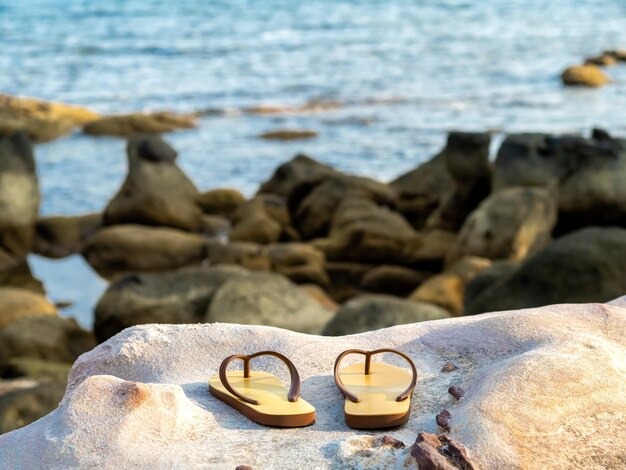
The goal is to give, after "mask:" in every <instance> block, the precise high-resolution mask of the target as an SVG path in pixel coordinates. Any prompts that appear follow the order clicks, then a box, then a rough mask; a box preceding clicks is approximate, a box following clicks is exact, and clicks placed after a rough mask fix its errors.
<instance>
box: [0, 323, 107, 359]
mask: <svg viewBox="0 0 626 470" xmlns="http://www.w3.org/2000/svg"><path fill="white" fill-rule="evenodd" d="M95 345H96V340H95V338H94V335H93V333H92V332H90V331H87V330H84V329H82V328H81V327H80V326H78V323H76V320H74V319H73V318H62V317H59V316H57V315H43V316H42V315H40V316H33V317H26V318H22V319H20V320H17V321H14V322H12V323H10V324H9V325H7V326H5V327H4V328H2V329H0V364H6V363H7V362H8V361H9V360H10V359H12V358H16V357H28V358H35V359H46V360H48V361H57V362H67V363H72V362H74V361H75V360H76V358H77V357H78V356H80V355H81V354H82V353H84V352H86V351H89V350H90V349H92V348H93V347H94V346H95Z"/></svg>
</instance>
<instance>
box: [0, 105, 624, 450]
mask: <svg viewBox="0 0 626 470" xmlns="http://www.w3.org/2000/svg"><path fill="white" fill-rule="evenodd" d="M7 103H8V104H7ZM7 103H4V105H2V106H4V108H2V106H0V108H2V109H5V110H6V109H14V108H15V107H16V106H17V105H15V104H14V102H12V101H7ZM1 104H2V103H0V105H1ZM11 106H13V108H11ZM22 106H23V103H22ZM20 109H22V108H20ZM29 109H30V108H29ZM70 111H71V112H70ZM70 111H68V110H63V109H62V108H59V107H55V106H51V107H50V106H49V107H47V108H46V107H43V108H42V107H41V106H34V105H33V106H32V109H31V110H30V111H28V112H27V111H24V110H22V111H20V112H19V113H17V114H16V115H19V116H22V117H23V120H22V121H20V122H18V121H17V120H14V121H9V120H7V121H6V122H9V124H10V123H11V122H14V123H16V124H14V125H13V124H11V125H13V127H11V125H7V126H4V127H3V128H2V129H0V135H3V137H0V433H4V432H8V431H11V430H13V429H17V428H19V427H21V426H23V425H25V424H28V423H29V422H32V421H34V420H36V419H38V418H39V417H41V416H43V415H44V414H46V413H48V412H50V411H52V410H53V409H54V408H56V406H57V404H58V402H59V401H60V400H61V398H62V396H63V393H64V391H65V385H66V374H67V371H68V370H69V368H70V366H71V364H72V363H73V362H74V361H75V360H76V359H77V358H78V357H79V356H80V355H81V354H83V353H85V352H87V351H89V350H91V349H92V348H94V347H95V346H96V345H97V344H98V343H102V342H104V341H107V340H108V339H109V338H111V337H113V336H114V335H116V334H118V333H120V332H121V331H122V330H124V329H125V328H128V327H132V326H135V325H142V324H149V323H169V324H194V323H213V322H220V323H239V324H246V325H263V326H273V327H279V328H284V329H288V330H292V331H295V332H301V333H307V334H312V335H325V336H341V335H347V334H354V333H361V332H366V331H370V330H375V329H379V328H386V327H391V326H395V325H403V324H414V323H418V322H423V321H430V320H437V319H445V318H450V317H458V316H463V315H475V314H480V313H485V312H493V311H505V310H516V309H524V308H530V307H541V306H544V305H550V304H559V303H587V302H600V303H603V302H607V301H609V300H611V299H614V298H617V297H619V296H621V295H623V294H624V293H626V228H625V227H626V184H625V183H626V140H623V139H620V138H616V137H613V136H611V135H609V134H607V133H606V132H604V131H602V130H599V129H594V130H593V132H592V134H591V136H590V137H584V136H578V135H546V134H513V135H508V136H506V138H505V139H504V141H503V142H502V144H501V145H500V147H499V149H498V150H497V155H496V158H495V160H491V159H490V158H489V156H490V146H491V136H490V134H489V133H463V132H451V133H450V134H449V136H448V140H447V144H446V146H445V147H444V148H443V149H442V150H441V151H440V152H439V153H438V154H437V155H435V156H434V157H432V158H431V159H430V160H429V161H427V162H425V163H424V164H421V165H419V166H417V167H416V168H415V169H414V170H412V171H410V172H408V173H406V174H404V175H401V176H399V177H398V178H396V179H395V180H393V181H391V182H388V183H386V182H380V181H376V180H374V179H371V178H367V177H363V176H358V175H352V174H346V173H343V172H341V171H339V170H337V169H335V168H332V167H330V166H327V165H325V164H322V163H320V162H318V161H316V160H314V159H313V158H311V157H308V156H305V155H297V156H295V157H294V158H292V159H291V160H289V161H287V162H285V163H284V164H282V165H281V166H280V167H278V168H277V169H276V171H275V172H274V174H273V175H270V176H269V178H268V179H267V180H266V181H264V182H263V183H262V184H261V185H260V187H259V189H258V192H257V194H256V195H254V196H253V197H251V198H246V197H244V196H243V195H242V194H241V193H240V192H239V191H237V190H236V189H234V188H206V189H204V190H200V189H198V188H197V187H196V186H195V185H194V183H193V182H192V181H191V180H190V179H189V178H188V176H187V175H185V173H184V172H183V171H182V170H181V168H180V167H179V166H178V164H177V158H178V155H177V152H176V150H175V149H173V148H172V147H171V146H170V145H169V144H168V143H167V142H166V141H165V140H163V139H162V138H161V137H158V136H156V135H154V134H150V135H149V134H144V133H145V132H165V131H168V130H173V129H174V128H185V127H189V126H191V125H194V122H193V117H190V116H186V117H182V116H168V115H164V114H162V113H161V114H157V115H156V116H153V117H154V119H153V120H149V123H148V121H146V120H145V119H144V118H145V117H146V116H145V115H142V116H140V117H137V115H132V116H131V117H124V116H117V117H116V118H111V117H104V118H102V117H100V116H97V115H94V114H90V112H89V111H88V110H76V109H73V108H72V109H71V110H70ZM20 113H21V114H20ZM24 116H26V117H24ZM59 116H62V117H59ZM33 119H35V121H32V120H33ZM46 120H48V121H46ZM44 121H45V122H56V123H57V124H58V122H61V123H63V125H62V126H60V125H58V126H57V128H58V129H60V130H59V132H61V131H62V132H63V133H65V132H68V129H72V128H74V127H76V126H85V128H84V131H85V132H86V133H91V134H105V133H108V134H109V135H117V136H122V137H128V145H127V158H128V174H127V177H126V180H125V181H124V183H123V185H122V186H121V187H120V188H119V191H118V192H117V193H116V194H115V195H114V196H113V197H112V199H111V200H110V201H109V203H108V204H107V206H106V207H104V208H103V209H102V211H101V212H100V213H93V214H79V215H76V216H62V217H61V216H51V217H39V205H40V202H41V201H40V199H41V196H40V191H39V181H38V177H37V170H36V159H35V155H34V148H33V143H34V142H39V141H44V140H48V136H52V135H53V133H52V131H50V133H48V131H46V133H45V134H42V135H38V134H37V133H36V132H34V131H32V129H38V130H41V129H44V127H42V126H43V124H42V125H41V126H39V125H37V126H34V127H32V129H31V127H29V126H24V125H23V124H24V122H36V123H42V122H44ZM59 126H60V127H59ZM151 126H152V127H151ZM61 128H62V129H61ZM16 129H20V130H18V131H17V132H16ZM103 129H104V130H103ZM138 132H139V134H138ZM54 135H56V134H54ZM50 138H52V137H50ZM29 253H36V254H39V255H42V256H46V257H50V258H62V257H66V256H70V255H74V254H80V255H82V256H83V257H84V259H85V260H86V261H87V262H88V263H89V265H91V267H92V268H93V269H94V270H95V271H96V272H97V273H98V274H99V275H101V276H102V277H104V278H106V279H108V280H109V281H110V285H109V287H108V289H107V290H106V292H105V293H104V294H103V296H102V297H101V299H100V300H99V302H98V304H97V305H96V307H95V311H94V329H93V331H87V330H85V329H83V328H81V327H80V326H79V325H78V324H77V323H76V322H75V321H74V320H73V319H70V318H65V317H63V316H60V315H59V312H58V310H59V306H56V305H54V304H53V303H51V301H50V300H48V299H47V297H46V292H45V286H43V285H42V283H41V282H39V280H37V279H36V278H34V277H33V275H32V274H31V272H30V268H29V266H28V262H27V256H28V254H29ZM568 311H569V310H568ZM540 312H541V311H540ZM519 315H520V316H524V315H525V314H524V313H520V314H519ZM507 318H508V317H507ZM567 318H568V316H567V313H566V314H563V316H562V319H563V321H567ZM468 321H469V320H468ZM464 322H465V320H459V323H458V325H466V324H467V325H469V323H464ZM435 324H438V323H434V324H433V323H428V325H435ZM445 324H446V325H457V323H455V321H450V322H449V323H445ZM172 328H173V327H172ZM189 328H191V330H190V331H196V330H193V327H189ZM198 328H201V327H198ZM206 328H209V327H206ZM233 328H234V329H233V330H232V331H239V330H236V328H237V327H233ZM406 328H407V330H406V331H409V330H410V331H413V329H414V328H416V327H406ZM428 328H434V327H432V326H429V327H428ZM455 328H456V327H455ZM130 331H131V332H134V333H128V332H127V333H124V334H125V335H133V334H143V333H137V332H149V331H152V330H150V329H149V328H148V329H136V330H130ZM168 331H169V330H168ZM172 331H178V330H172ZM198 331H199V330H198ZM207 331H209V330H207ZM225 331H226V330H225ZM228 331H230V330H228ZM228 331H226V333H228ZM263 331H269V330H263ZM395 331H400V332H401V331H404V330H402V327H400V329H398V330H388V331H387V332H386V333H380V334H378V333H377V334H376V335H378V336H377V337H380V338H382V337H386V338H388V339H392V338H393V337H394V335H395V333H392V332H395ZM458 332H459V334H461V335H465V334H466V333H467V332H466V330H465V329H464V327H461V326H459V330H458ZM281 334H286V333H281ZM380 335H383V336H380ZM294 337H295V336H294ZM415 338H417V336H415ZM113 341H115V340H113ZM119 341H121V340H119ZM307 341H308V340H307ZM315 341H318V340H317V339H316V340H315ZM319 341H322V340H319ZM324 341H330V340H324ZM342 341H344V340H342ZM416 341H417V340H416ZM107 344H109V343H107ZM325 344H333V343H325ZM474 346H475V347H478V345H474ZM99 350H100V351H102V347H101V349H99ZM212 360H217V357H215V358H213V359H212ZM205 372H206V371H205ZM109 373H110V372H109ZM118 377H121V378H126V379H129V378H130V377H122V376H118ZM107 380H108V379H107ZM132 380H137V381H142V380H143V378H141V377H135V378H132ZM181 380H182V379H181ZM198 380H200V379H198ZM202 380H204V379H202ZM116 384H117V382H116V383H115V384H113V382H111V383H110V384H109V383H108V382H107V384H105V385H106V387H109V386H111V387H113V388H115V387H117V386H118V385H116ZM74 385H76V384H74ZM74 385H72V387H73V386H74ZM103 386H104V385H103ZM106 387H105V388H106ZM71 390H73V388H72V389H71ZM71 393H72V392H71V391H68V394H67V395H66V402H67V400H70V398H71ZM159 393H160V392H159ZM168 393H169V392H168ZM172 393H175V394H176V393H178V392H172ZM185 406H187V405H185ZM56 413H57V415H59V414H60V413H62V412H60V411H59V412H56ZM50 419H53V418H50ZM54 419H56V418H54ZM5 442H6V441H5Z"/></svg>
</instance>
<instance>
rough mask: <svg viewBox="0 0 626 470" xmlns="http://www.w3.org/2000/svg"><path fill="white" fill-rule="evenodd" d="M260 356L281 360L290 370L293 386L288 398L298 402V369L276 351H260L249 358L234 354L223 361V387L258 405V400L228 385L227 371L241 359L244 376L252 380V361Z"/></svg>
mask: <svg viewBox="0 0 626 470" xmlns="http://www.w3.org/2000/svg"><path fill="white" fill-rule="evenodd" d="M259 356H273V357H276V358H278V359H280V360H281V361H283V362H284V363H285V364H286V365H287V368H288V369H289V377H290V379H291V385H290V386H289V393H288V395H287V398H288V400H289V401H291V402H294V401H296V400H297V399H298V397H299V396H300V374H298V369H296V366H294V365H293V362H291V361H290V360H289V359H287V358H286V357H285V356H283V355H282V354H280V353H277V352H275V351H260V352H257V353H254V354H250V355H249V356H245V355H243V354H233V355H232V356H228V357H227V358H226V359H224V360H223V361H222V364H221V365H220V370H219V377H220V382H222V385H223V386H224V388H225V389H226V390H228V391H229V392H230V393H232V394H233V395H235V396H236V397H237V398H239V399H240V400H243V401H245V402H246V403H250V404H251V405H258V404H259V402H258V401H257V400H254V399H252V398H248V397H246V396H244V395H242V394H241V393H239V392H238V391H237V390H235V389H234V388H233V387H232V386H231V385H230V383H228V377H227V376H226V369H227V368H228V365H229V364H230V363H231V362H232V361H234V360H235V359H241V360H242V361H243V376H244V378H246V379H247V378H250V360H251V359H254V358H255V357H259Z"/></svg>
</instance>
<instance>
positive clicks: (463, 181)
mask: <svg viewBox="0 0 626 470" xmlns="http://www.w3.org/2000/svg"><path fill="white" fill-rule="evenodd" d="M490 142H491V138H490V136H489V134H487V133H466V132H451V133H450V134H449V135H448V142H447V144H446V148H445V149H444V152H443V154H444V159H445V164H446V168H447V170H448V172H449V173H450V175H451V176H452V180H453V185H452V188H450V189H449V190H448V191H447V192H446V193H445V194H444V195H443V197H442V198H441V200H440V203H439V205H438V207H437V209H436V210H435V211H434V212H433V213H432V214H431V215H430V217H429V218H428V220H427V222H426V225H427V226H428V227H431V228H440V229H444V230H449V231H452V232H456V231H457V230H459V229H460V228H461V226H462V224H463V222H464V221H465V218H466V217H467V216H468V215H469V214H470V213H471V212H472V211H473V210H474V209H475V208H476V207H477V206H478V204H480V202H481V201H482V200H483V199H485V198H486V197H487V195H488V194H489V192H490V191H491V165H490V163H489V144H490Z"/></svg>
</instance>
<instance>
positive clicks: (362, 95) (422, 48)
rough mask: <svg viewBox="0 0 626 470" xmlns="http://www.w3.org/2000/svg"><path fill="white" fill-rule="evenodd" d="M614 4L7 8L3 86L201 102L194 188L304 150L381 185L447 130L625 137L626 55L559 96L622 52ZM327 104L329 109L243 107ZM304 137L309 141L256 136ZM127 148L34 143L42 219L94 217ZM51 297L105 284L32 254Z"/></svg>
mask: <svg viewBox="0 0 626 470" xmlns="http://www.w3.org/2000/svg"><path fill="white" fill-rule="evenodd" d="M624 25H626V2H623V1H621V0H553V1H550V2H545V1H539V0H481V1H475V2H472V1H467V0H465V1H464V0H437V1H420V2H418V1H409V0H385V1H382V0H376V1H375V0H344V1H338V0H307V1H295V0H291V1H287V0H229V1H207V0H178V1H175V2H174V1H165V0H125V1H122V0H108V1H94V0H90V1H88V0H0V44H1V45H2V51H1V52H0V91H1V92H4V93H10V94H14V95H25V96H34V97H38V98H43V99H49V100H56V101H62V102H68V103H74V104H80V105H85V106H89V107H91V108H94V109H95V110H97V111H99V112H102V113H124V112H130V111H140V110H174V111H180V112H203V113H204V114H203V117H202V118H201V120H200V125H199V127H198V128H197V129H194V130H189V131H184V132H178V133H174V134H171V135H168V136H167V139H168V140H169V141H170V142H171V143H172V144H173V146H174V147H175V148H176V149H177V150H178V152H179V163H180V165H181V166H182V167H183V169H184V170H186V171H187V172H188V174H189V175H190V177H191V178H192V179H193V180H194V181H195V183H196V184H197V185H198V187H199V188H200V189H208V188H212V187H223V186H232V187H236V188H238V189H240V190H242V191H243V192H244V193H246V194H248V195H251V194H253V193H254V192H255V191H256V188H257V186H258V184H259V183H260V182H261V181H263V180H264V179H266V178H268V177H269V176H270V174H271V173H272V172H273V170H274V168H275V167H276V166H278V165H279V164H280V163H282V162H283V161H285V160H287V159H289V158H290V157H292V156H293V155H294V154H296V153H306V154H309V155H311V156H313V157H314V158H316V159H318V160H321V161H323V162H326V163H330V164H332V165H334V166H336V167H338V168H340V169H342V170H345V171H349V172H353V173H357V174H363V175H368V176H373V177H375V178H378V179H381V180H389V179H392V178H393V177H395V176H397V175H399V174H401V173H403V172H405V171H407V170H409V169H411V168H413V167H415V166H416V165H417V164H419V163H420V162H423V161H424V160H426V159H427V158H429V157H430V156H431V155H432V154H434V153H435V152H436V151H437V149H438V148H440V147H441V146H442V145H443V143H444V139H445V135H446V132H447V131H448V130H450V129H460V130H490V131H493V132H494V136H495V140H496V141H497V139H498V137H499V136H501V135H502V133H506V132H520V131H541V132H558V133H570V132H583V133H588V132H589V131H590V129H591V128H592V127H594V126H598V127H602V128H604V129H607V130H608V131H610V132H612V133H615V134H617V135H626V65H616V66H614V67H610V68H607V69H606V72H607V74H608V75H609V76H610V77H611V79H612V80H613V83H611V84H609V85H607V86H605V87H603V88H601V89H569V88H568V89H566V88H564V87H563V86H562V84H561V82H560V78H559V75H560V73H561V71H562V70H563V69H564V68H565V67H566V66H568V65H572V64H577V63H581V62H582V61H583V60H584V59H585V58H586V57H589V56H591V55H594V54H598V53H600V52H601V51H603V50H605V49H620V48H622V49H624V48H626V28H625V27H624ZM317 101H321V102H332V103H336V104H337V106H336V107H333V108H332V109H327V110H325V111H323V112H306V113H285V114H278V115H250V114H245V113H240V112H238V110H241V109H243V108H246V107H255V106H265V105H268V106H286V107H298V106H302V105H305V104H306V103H310V102H317ZM278 128H297V129H311V130H314V131H316V132H317V133H318V134H319V135H318V137H317V138H315V139H312V140H306V141H291V142H276V141H265V140H260V139H259V138H258V137H257V136H258V135H259V134H260V133H262V132H265V131H269V130H273V129H278ZM124 147H125V143H124V141H123V140H120V139H114V138H93V137H87V136H83V135H80V134H78V133H77V134H75V135H72V136H68V137H66V138H63V139H60V140H57V141H54V142H50V143H47V144H41V145H39V146H38V147H37V149H36V154H37V163H38V172H39V178H40V184H41V188H42V192H43V203H42V207H41V212H42V214H44V215H50V214H78V213H84V212H89V211H98V210H101V209H102V208H103V207H104V206H105V204H106V203H107V201H108V200H109V199H110V198H111V196H112V195H113V194H114V193H115V192H116V190H117V188H118V187H119V186H120V184H121V182H122V181H123V179H124V176H125V173H126V156H125V150H124ZM32 262H33V266H34V269H35V272H36V274H38V275H39V276H41V277H42V278H43V279H44V281H45V283H46V287H47V288H48V290H49V293H50V296H51V297H52V298H53V299H54V300H65V298H66V297H68V296H69V297H71V298H70V299H69V300H73V301H74V307H72V309H70V310H69V311H68V312H70V313H69V314H72V315H75V316H77V317H78V318H79V320H81V322H82V323H83V324H86V325H87V324H89V322H90V321H91V320H90V318H91V311H92V309H93V305H94V302H95V301H96V299H97V298H98V296H99V294H100V292H101V290H102V289H103V288H104V286H105V283H104V281H102V280H100V279H98V278H97V277H96V276H95V274H93V273H92V272H91V271H90V270H89V269H88V268H87V267H86V265H85V264H84V263H83V262H82V260H81V259H79V258H76V257H73V258H70V259H67V260H63V261H48V260H44V259H41V258H36V257H33V259H32Z"/></svg>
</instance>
